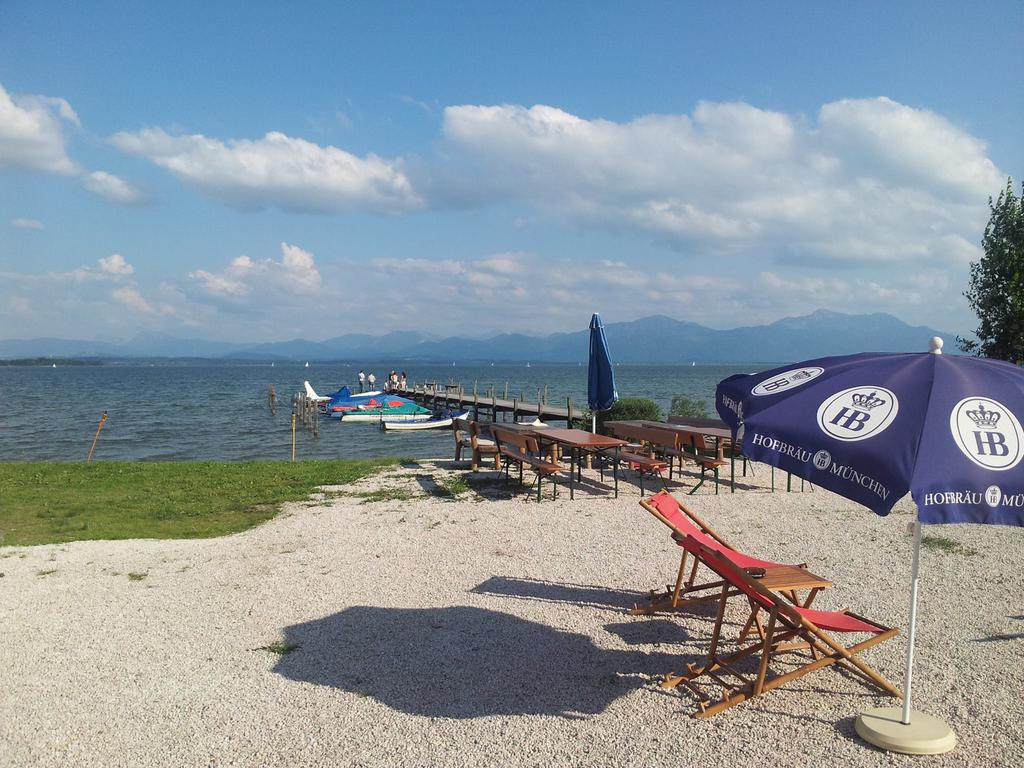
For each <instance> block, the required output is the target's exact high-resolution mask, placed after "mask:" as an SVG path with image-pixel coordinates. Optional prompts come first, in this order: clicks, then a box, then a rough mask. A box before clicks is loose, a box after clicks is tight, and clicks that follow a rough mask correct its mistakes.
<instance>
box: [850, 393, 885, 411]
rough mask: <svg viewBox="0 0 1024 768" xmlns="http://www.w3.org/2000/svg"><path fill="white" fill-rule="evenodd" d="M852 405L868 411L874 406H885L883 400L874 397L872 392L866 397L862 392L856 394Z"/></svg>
mask: <svg viewBox="0 0 1024 768" xmlns="http://www.w3.org/2000/svg"><path fill="white" fill-rule="evenodd" d="M853 404H854V405H855V406H856V407H858V408H863V409H864V410H866V411H870V410H871V409H872V408H875V407H876V406H879V405H885V400H883V399H882V398H881V397H876V396H875V393H874V392H871V393H869V394H866V395H865V394H864V393H863V392H857V393H855V394H854V396H853Z"/></svg>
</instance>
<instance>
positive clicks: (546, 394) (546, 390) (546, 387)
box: [544, 384, 548, 405]
mask: <svg viewBox="0 0 1024 768" xmlns="http://www.w3.org/2000/svg"><path fill="white" fill-rule="evenodd" d="M547 404H548V385H547V384H545V385H544V405H547Z"/></svg>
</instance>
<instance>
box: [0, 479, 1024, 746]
mask: <svg viewBox="0 0 1024 768" xmlns="http://www.w3.org/2000/svg"><path fill="white" fill-rule="evenodd" d="M452 467H453V465H452V464H451V463H450V462H446V461H438V462H421V463H420V464H419V466H416V465H408V466H405V467H403V468H401V469H397V470H390V471H389V472H388V473H386V474H385V475H382V476H378V477H375V478H371V479H369V480H367V481H364V482H363V483H361V484H360V485H359V486H358V487H357V488H353V487H350V488H347V489H344V490H345V491H347V492H349V493H351V492H352V491H353V490H368V489H372V488H382V487H383V488H405V489H407V490H410V491H412V492H413V493H414V494H415V496H416V498H413V499H411V500H401V501H398V500H390V501H372V502H369V503H367V502H365V501H364V499H362V498H358V497H353V496H350V495H349V496H340V497H336V496H334V495H332V493H331V492H330V490H328V492H327V495H326V497H324V498H320V499H316V500H313V501H311V502H308V503H304V504H291V505H288V506H287V507H286V510H285V511H284V512H283V513H282V514H281V515H280V516H278V517H277V518H276V519H274V520H272V521H270V522H268V523H266V524H265V525H262V526H260V527H258V528H255V529H253V530H250V531H247V532H245V533H242V534H238V535H234V536H228V537H224V538H220V539H213V540H201V541H148V540H147V541H118V542H105V541H104V542H80V543H75V544H67V545H56V546H40V547H6V548H0V573H2V574H3V576H2V578H0V764H2V765H17V766H30V765H31V766H88V765H96V766H193V765H210V766H227V765H237V766H262V765H267V766H304V765H324V766H346V765H359V766H363V765H366V766H371V765H372V766H405V765H415V766H418V765H451V766H477V765H493V766H498V765H501V766H505V765H512V766H533V765H546V766H548V765H593V766H612V765H614V766H619V765H622V766H626V765H659V766H661V765H693V766H716V765H722V766H749V765H755V764H758V763H763V764H765V765H769V766H790V765H808V766H816V765H830V766H831V765H834V766H840V765H841V766H847V765H857V766H860V765H863V766H874V765H885V766H901V765H911V764H914V765H917V764H928V765H937V766H954V765H956V766H960V765H985V766H1004V765H1005V766H1010V765H1021V764H1022V763H1024V705H1022V703H1021V693H1022V691H1024V664H1022V661H1024V605H1022V596H1024V569H1022V567H1021V561H1022V554H1024V547H1022V545H1024V531H1022V530H1020V529H1011V528H1005V527H996V526H946V527H930V528H927V529H926V533H927V534H929V535H941V536H946V537H949V538H951V539H954V540H955V541H956V542H958V543H959V544H960V545H961V550H960V551H959V552H955V553H947V552H941V551H937V550H931V549H926V550H924V551H923V553H922V574H923V582H922V594H921V613H920V621H919V627H918V646H917V665H916V667H915V677H914V681H915V690H914V695H915V703H916V705H917V706H918V708H920V709H922V710H923V711H926V712H929V713H930V714H933V715H936V716H938V717H941V718H943V719H945V720H946V721H947V722H949V723H950V724H951V725H952V726H953V728H954V729H955V731H956V733H957V735H958V737H959V740H960V744H959V746H958V748H957V749H956V751H954V752H953V753H951V754H949V755H946V756H942V757H931V758H911V757H906V756H900V755H890V754H886V753H884V752H881V751H878V750H875V749H873V748H871V747H869V746H867V745H865V744H864V743H863V742H861V741H860V740H859V739H858V738H857V737H856V736H855V735H854V732H853V718H854V716H855V715H856V713H857V712H858V711H859V710H861V709H864V708H866V707H871V706H883V705H891V704H895V703H897V702H896V701H895V700H893V699H888V698H886V697H884V696H880V695H876V692H874V691H873V690H869V689H867V688H865V687H864V686H862V685H860V684H859V683H858V682H857V681H856V680H855V679H852V678H851V677H849V676H847V675H844V674H841V673H839V672H837V671H836V670H835V669H826V670H822V671H819V672H816V673H813V674H812V675H809V676H807V677H804V678H802V679H800V680H799V681H797V682H796V683H795V684H792V685H790V686H788V687H785V688H783V689H781V690H778V691H775V692H772V693H770V694H768V695H766V696H764V697H763V698H760V699H758V700H755V701H752V702H748V703H745V704H742V705H740V706H737V707H735V708H733V709H732V710H729V711H728V712H726V713H723V714H721V715H718V716H717V717H714V718H711V719H710V720H705V721H700V720H695V719H693V718H691V717H689V713H690V712H691V711H692V710H693V709H694V704H695V702H694V700H693V699H692V697H691V696H690V695H689V694H688V693H687V692H686V691H679V692H672V693H666V692H663V691H662V690H661V689H660V688H659V687H658V686H657V682H658V681H659V679H660V676H661V674H662V673H664V672H666V671H669V670H673V669H674V670H678V669H680V668H682V667H683V665H684V662H685V661H697V660H698V659H699V655H700V653H701V652H702V650H703V649H704V648H705V643H706V641H707V638H708V635H709V632H710V629H711V621H710V619H709V616H708V613H707V612H704V613H700V614H682V615H677V616H673V617H654V618H645V617H631V616H629V615H627V608H628V607H629V606H630V605H631V604H632V603H633V601H634V600H635V599H636V598H637V597H638V596H639V594H640V593H641V592H642V591H645V590H646V589H648V588H650V587H654V586H656V585H658V584H664V583H665V582H666V581H669V580H671V578H672V577H673V576H674V573H675V568H676V565H677V563H678V548H677V547H676V546H675V545H674V544H673V543H672V542H671V541H670V539H669V537H668V535H667V532H666V531H665V530H664V529H663V528H662V527H661V526H660V525H659V524H658V523H657V521H655V520H654V519H653V518H651V517H650V516H649V515H647V514H646V513H645V512H644V511H643V510H642V509H641V508H640V507H639V506H638V505H637V503H636V502H637V499H638V497H639V493H638V489H637V487H636V486H635V485H632V484H624V485H623V487H622V493H621V495H620V497H619V498H618V499H617V500H616V499H613V498H612V497H611V495H610V494H602V495H594V493H593V490H594V488H593V486H592V488H591V491H589V492H588V491H584V492H583V493H582V494H580V495H578V496H577V499H576V501H574V502H570V501H569V499H568V494H567V493H564V492H563V493H562V494H561V495H560V497H559V499H558V500H557V501H555V502H552V501H551V500H550V498H549V497H548V496H547V495H546V497H545V500H544V501H543V503H540V504H538V503H537V502H536V500H535V499H533V498H528V497H527V495H526V493H525V492H519V491H516V493H515V495H513V496H511V497H509V496H508V495H507V494H505V493H504V492H503V490H502V489H501V486H500V485H498V486H493V487H492V486H491V485H490V484H487V485H485V486H484V487H482V488H481V490H480V492H477V491H472V492H469V493H466V494H463V495H462V496H460V497H459V498H458V499H457V500H454V501H452V500H445V499H444V498H441V497H439V496H438V495H436V490H437V488H438V486H437V484H436V483H437V482H440V481H443V480H444V479H445V478H446V477H450V476H452V474H453V473H452ZM757 471H758V480H759V481H760V482H762V483H763V482H765V481H767V479H768V470H767V468H765V467H763V466H759V467H758V470H757ZM457 474H458V475H464V474H465V473H463V472H462V471H461V470H460V471H459V472H458V473H457ZM489 476H493V473H488V472H480V473H479V479H481V480H484V479H486V478H488V477H489ZM780 479H781V477H780ZM687 482H688V483H689V482H692V481H690V480H688V481H687ZM781 485H782V484H781V483H780V486H781ZM712 490H713V489H712V488H711V487H706V488H704V489H701V492H699V493H698V494H697V495H696V496H693V497H691V501H692V503H693V506H694V508H695V509H697V510H698V511H699V512H700V513H701V514H703V515H704V516H706V518H707V519H708V520H709V521H711V522H712V523H713V524H715V525H716V526H717V527H718V528H719V529H720V530H721V531H722V532H723V533H724V534H726V535H727V536H729V537H731V538H733V539H734V540H735V542H736V543H737V544H739V545H741V546H743V547H744V548H745V549H747V550H749V551H751V552H752V553H758V554H762V555H764V556H768V557H771V558H773V559H778V560H782V561H787V562H796V561H801V560H807V561H808V562H809V563H810V564H811V567H812V568H813V570H815V571H816V572H818V573H820V574H821V575H824V576H828V577H830V578H832V579H833V580H834V581H835V582H836V586H835V587H834V588H833V589H830V590H827V591H826V592H824V593H822V595H821V596H820V597H819V600H818V602H817V603H816V606H817V607H826V608H838V607H850V608H851V609H853V610H855V611H857V612H859V613H863V614H866V615H868V616H870V617H872V618H876V619H878V620H881V621H883V622H891V623H893V624H894V625H896V626H899V627H901V628H903V627H904V626H905V621H906V611H907V601H908V589H907V581H908V578H909V568H910V543H909V540H908V538H907V536H906V524H907V522H909V521H910V520H911V519H912V517H911V515H912V507H911V506H910V503H909V501H907V500H904V501H903V502H901V504H900V505H899V506H898V507H897V509H896V510H895V511H894V513H893V514H892V515H891V516H890V517H889V518H879V517H876V516H875V515H874V514H872V513H870V512H868V511H866V510H864V509H862V508H859V507H856V506H855V505H854V504H852V503H850V502H847V501H845V500H843V499H840V498H838V497H836V496H833V495H831V494H828V493H826V492H824V491H822V490H820V489H819V490H815V491H813V492H805V493H790V494H786V493H784V492H780V493H775V494H771V493H768V492H767V491H766V489H764V488H763V487H747V488H746V489H744V490H742V491H741V492H738V493H736V494H735V495H733V494H729V493H723V494H721V495H719V496H715V495H713V492H712ZM432 492H434V495H430V494H431V493H432ZM683 492H685V489H683ZM51 570H52V571H53V572H52V573H48V574H46V573H45V572H46V571H51ZM129 573H135V574H145V577H144V578H143V579H141V580H130V579H129V577H128V574H129ZM44 574H45V575H44ZM732 618H733V620H739V619H741V618H742V611H741V610H740V608H739V606H737V607H736V610H735V612H734V613H733V614H732ZM274 641H283V642H285V643H287V644H291V645H296V646H297V648H295V649H294V650H293V651H291V652H290V653H287V654H285V655H278V654H275V653H271V652H268V651H266V650H258V649H259V648H260V647H262V646H266V645H268V644H270V643H272V642H274ZM903 652H904V643H903V639H902V636H901V638H898V639H897V640H894V641H891V642H889V643H886V644H883V645H882V646H879V647H877V648H874V649H871V650H869V651H868V652H867V653H866V658H867V659H868V660H869V662H871V663H872V664H874V665H875V666H876V667H877V668H879V669H880V670H881V671H882V672H883V673H884V674H886V675H887V676H889V677H890V678H891V679H893V680H894V681H896V682H897V683H898V682H899V681H900V680H901V675H902V658H903Z"/></svg>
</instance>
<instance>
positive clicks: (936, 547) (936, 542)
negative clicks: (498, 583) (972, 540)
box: [921, 534, 978, 556]
mask: <svg viewBox="0 0 1024 768" xmlns="http://www.w3.org/2000/svg"><path fill="white" fill-rule="evenodd" d="M921 546H922V547H924V548H925V549H929V550H931V551H932V552H943V553H945V554H950V555H968V556H970V555H976V554H978V553H977V552H975V551H974V550H973V549H971V548H970V547H965V546H964V545H963V544H961V543H960V542H958V541H956V540H955V539H951V538H949V537H948V536H931V535H928V534H926V535H924V536H922V537H921Z"/></svg>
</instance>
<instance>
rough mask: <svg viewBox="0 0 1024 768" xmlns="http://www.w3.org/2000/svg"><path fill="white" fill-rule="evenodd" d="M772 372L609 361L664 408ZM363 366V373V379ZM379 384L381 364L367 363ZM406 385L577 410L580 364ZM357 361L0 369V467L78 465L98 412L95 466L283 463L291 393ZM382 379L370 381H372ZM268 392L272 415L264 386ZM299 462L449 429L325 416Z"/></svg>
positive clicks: (459, 374) (441, 438) (583, 377)
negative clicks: (447, 387) (274, 401)
mask: <svg viewBox="0 0 1024 768" xmlns="http://www.w3.org/2000/svg"><path fill="white" fill-rule="evenodd" d="M768 367H772V366H770V365H760V364H749V363H748V364H739V365H697V366H653V365H621V366H617V367H616V370H615V373H616V384H617V385H618V389H619V394H620V395H621V396H622V397H648V398H650V399H652V400H654V401H655V402H657V403H658V404H659V405H660V406H661V408H662V409H663V410H666V409H667V408H668V405H669V403H670V401H671V399H672V397H674V396H675V395H685V396H687V397H695V398H699V399H702V400H705V401H707V404H708V409H709V411H711V412H712V415H713V411H714V407H713V402H714V392H715V386H716V385H717V383H718V382H719V381H720V380H721V379H723V378H725V377H726V376H730V375H732V374H734V373H743V372H749V371H756V370H762V369H765V368H768ZM370 370H371V369H370V368H367V372H369V371H370ZM372 370H373V372H374V373H375V374H376V375H377V376H378V377H379V379H383V378H385V377H386V376H387V374H388V372H389V371H390V367H387V368H384V367H381V368H379V369H378V368H373V369H372ZM405 370H406V373H407V374H408V378H409V382H410V383H412V382H414V381H415V382H422V381H438V382H442V383H444V382H448V381H449V380H454V381H457V382H461V383H462V384H463V385H464V386H465V387H466V389H467V391H472V388H473V384H474V382H476V384H477V390H478V392H480V393H485V392H487V391H488V389H489V387H491V386H493V387H494V388H495V392H496V393H497V395H498V396H499V397H500V396H501V395H502V394H504V391H505V386H506V384H507V385H508V391H509V396H510V397H512V396H514V397H519V396H520V394H522V395H524V396H525V397H526V399H527V400H529V401H531V402H533V401H535V400H536V397H537V390H538V389H540V390H541V391H543V389H544V387H545V385H547V395H548V402H550V403H552V404H559V405H564V403H565V398H566V397H571V398H572V403H573V409H574V410H575V409H577V408H579V409H580V410H583V409H585V408H586V390H587V368H586V366H585V365H584V366H575V365H533V366H531V367H529V368H527V367H526V366H524V365H515V366H512V365H494V366H490V365H488V366H479V365H456V366H418V367H407V368H406V369H405ZM357 371H358V366H355V365H343V364H336V365H331V364H316V365H312V366H311V367H309V368H304V367H303V366H302V365H301V364H297V363H290V364H282V363H277V364H275V365H274V366H273V367H271V365H270V364H269V363H267V364H263V365H202V364H173V363H169V364H163V365H150V364H125V365H121V364H117V365H115V364H109V365H100V366H66V367H58V368H44V367H21V366H0V460H3V461H18V460H37V459H49V460H58V461H72V460H81V459H84V458H85V457H86V455H87V454H88V452H89V446H90V445H91V443H92V439H93V435H94V433H95V431H96V425H97V424H98V422H99V418H100V414H101V413H102V412H103V411H104V410H106V411H107V414H108V416H107V422H106V424H105V425H104V428H103V431H102V433H101V435H100V439H99V443H98V444H97V447H96V454H95V458H96V460H98V461H99V460H181V459H217V460H240V459H288V458H289V457H290V456H291V396H292V394H293V393H296V392H298V391H299V390H301V388H302V381H303V379H309V381H310V383H311V384H312V385H313V387H314V389H316V390H317V392H319V393H320V394H325V393H328V392H332V391H334V390H335V389H337V388H338V387H339V386H341V385H342V384H348V385H349V386H352V385H353V384H354V382H355V379H356V373H357ZM380 383H381V382H380V381H378V384H380ZM269 385H273V387H274V390H275V391H276V392H277V397H278V407H277V415H276V416H270V414H269V412H268V409H267V387H268V386H269ZM297 440H298V447H297V455H298V457H299V458H306V459H312V458H318V459H326V458H369V457H377V456H405V457H429V456H445V455H449V454H450V453H451V452H452V435H451V432H450V431H442V430H437V431H429V430H428V431H423V432H406V433H401V432H382V431H381V430H380V429H379V428H378V427H377V426H376V425H374V424H345V423H343V422H338V421H335V420H333V419H322V420H321V423H320V437H319V438H318V439H314V438H313V437H312V435H311V434H309V433H308V432H306V431H305V430H303V429H302V428H301V425H300V427H299V429H298V438H297Z"/></svg>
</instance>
